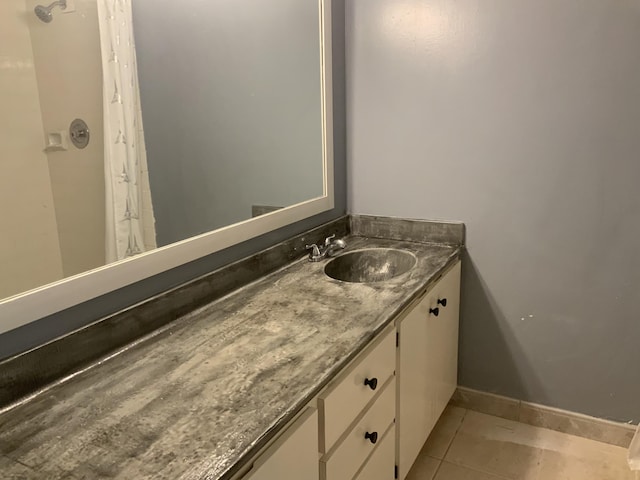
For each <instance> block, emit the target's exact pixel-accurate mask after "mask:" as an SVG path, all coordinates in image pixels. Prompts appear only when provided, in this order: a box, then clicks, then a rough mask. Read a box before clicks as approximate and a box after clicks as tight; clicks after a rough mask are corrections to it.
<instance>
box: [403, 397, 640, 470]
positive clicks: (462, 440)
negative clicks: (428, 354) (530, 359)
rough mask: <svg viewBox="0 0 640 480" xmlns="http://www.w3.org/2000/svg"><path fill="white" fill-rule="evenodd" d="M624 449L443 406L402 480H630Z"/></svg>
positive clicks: (625, 450)
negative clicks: (434, 425) (437, 419)
mask: <svg viewBox="0 0 640 480" xmlns="http://www.w3.org/2000/svg"><path fill="white" fill-rule="evenodd" d="M634 478H635V477H634V475H633V474H632V472H631V471H630V470H629V467H628V466H627V449H625V448H622V447H616V446H613V445H609V444H606V443H600V442H596V441H595V440H588V439H586V438H582V437H576V436H573V435H569V434H566V433H560V432H556V431H554V430H547V429H545V428H540V427H533V426H531V425H525V424H523V423H519V422H515V421H512V420H505V419H502V418H498V417H493V416H491V415H485V414H483V413H477V412H473V411H471V410H465V409H463V408H458V407H452V406H449V407H447V410H446V411H445V413H444V414H443V415H442V417H441V418H440V421H439V422H438V424H437V425H436V427H435V429H434V431H433V433H432V434H431V436H430V437H429V440H427V443H426V444H425V446H424V448H423V449H422V451H421V452H420V455H419V456H418V459H417V460H416V463H415V464H414V465H413V468H412V469H411V471H410V472H409V475H408V476H407V480H633V479H634Z"/></svg>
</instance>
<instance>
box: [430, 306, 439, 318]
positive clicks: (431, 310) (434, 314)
mask: <svg viewBox="0 0 640 480" xmlns="http://www.w3.org/2000/svg"><path fill="white" fill-rule="evenodd" d="M429 313H430V314H431V315H433V316H434V317H437V316H438V315H440V309H439V308H438V307H436V308H430V309H429Z"/></svg>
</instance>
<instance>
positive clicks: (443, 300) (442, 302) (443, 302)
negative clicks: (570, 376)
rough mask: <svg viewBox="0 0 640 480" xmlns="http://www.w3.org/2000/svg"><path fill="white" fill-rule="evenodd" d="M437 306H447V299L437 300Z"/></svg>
mask: <svg viewBox="0 0 640 480" xmlns="http://www.w3.org/2000/svg"><path fill="white" fill-rule="evenodd" d="M438 305H442V306H443V307H446V306H447V299H446V298H439V299H438Z"/></svg>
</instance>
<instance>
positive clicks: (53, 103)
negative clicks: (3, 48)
mask: <svg viewBox="0 0 640 480" xmlns="http://www.w3.org/2000/svg"><path fill="white" fill-rule="evenodd" d="M3 1H4V0H3ZM23 1H24V0H23ZM38 3H42V2H41V1H40V0H27V1H26V8H27V12H28V18H27V20H28V24H29V26H30V27H31V39H32V42H33V57H34V61H35V62H34V63H35V65H36V67H35V72H36V76H37V81H38V89H39V92H40V103H41V108H42V123H43V126H44V131H45V132H60V131H65V132H66V131H67V130H68V128H69V125H70V123H71V122H72V121H73V120H74V119H75V118H82V119H84V120H85V121H86V122H87V124H88V125H89V128H90V130H91V142H90V143H89V145H88V146H87V148H85V149H84V150H78V149H77V148H75V147H73V146H69V149H68V150H66V151H57V152H49V153H48V154H47V157H48V163H49V170H50V173H51V187H52V192H53V200H54V204H55V212H56V218H57V225H58V233H59V242H60V250H61V254H62V266H63V274H64V276H65V277H67V276H70V275H75V274H77V273H81V272H84V271H86V270H90V269H93V268H96V267H99V266H102V265H104V261H105V226H104V223H105V192H104V162H103V152H104V145H103V131H104V128H103V118H102V64H101V57H100V38H99V33H98V12H97V5H96V1H95V0H91V1H88V0H76V1H75V2H73V4H70V8H69V9H67V11H62V10H60V9H59V8H56V9H54V11H53V15H54V18H53V21H52V22H51V23H43V22H41V21H39V20H38V19H37V17H36V16H35V14H33V8H34V7H35V6H36V5H37V4H38ZM44 3H47V2H44ZM73 9H75V11H69V10H73ZM33 144H34V145H39V148H40V149H42V148H44V146H45V145H44V143H43V139H42V138H40V139H38V142H34V143H33Z"/></svg>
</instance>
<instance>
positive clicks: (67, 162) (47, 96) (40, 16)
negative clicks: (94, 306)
mask: <svg viewBox="0 0 640 480" xmlns="http://www.w3.org/2000/svg"><path fill="white" fill-rule="evenodd" d="M319 27H320V16H319V2H318V0H265V1H263V2H255V0H208V1H206V2H202V1H197V0H182V1H180V2H168V1H159V0H59V1H56V2H53V3H42V2H41V1H40V0H3V1H2V2H0V105H2V109H1V110H0V159H2V163H3V168H2V175H0V215H1V218H2V220H3V227H2V229H1V230H0V265H2V270H1V273H0V299H2V298H5V297H8V296H11V295H14V294H17V293H20V292H23V291H26V290H30V289H32V288H35V287H38V286H42V285H45V284H48V283H51V282H54V281H56V280H59V279H62V278H65V277H68V276H72V275H75V274H78V273H81V272H85V271H88V270H91V269H94V268H97V267H100V266H103V265H105V264H108V263H111V262H114V261H117V260H121V259H125V258H128V257H132V256H135V255H137V254H140V253H142V252H145V251H149V250H152V249H154V248H157V247H161V246H165V245H168V244H171V243H174V242H177V241H181V240H184V239H187V238H190V237H192V236H194V235H198V234H202V233H205V232H208V231H211V230H215V229H218V228H221V227H224V226H227V225H232V224H235V223H238V222H241V221H244V220H247V219H250V218H252V217H255V216H259V215H263V214H265V213H269V212H271V211H274V210H277V209H280V208H283V207H287V206H291V205H295V204H298V203H301V202H303V201H306V200H310V199H313V198H317V197H321V196H322V195H323V192H324V184H323V181H324V180H323V135H322V125H323V118H322V98H321V61H320V58H321V45H320V33H319Z"/></svg>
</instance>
